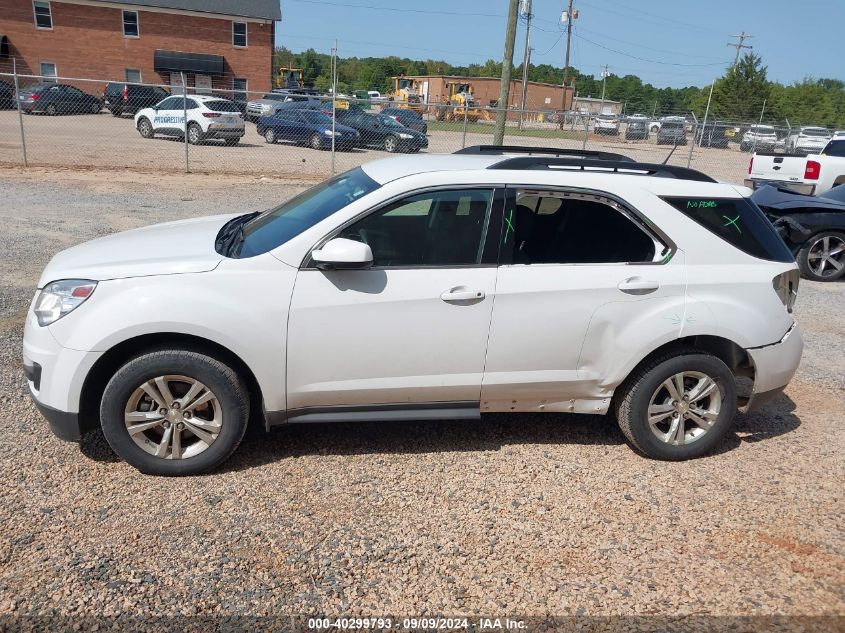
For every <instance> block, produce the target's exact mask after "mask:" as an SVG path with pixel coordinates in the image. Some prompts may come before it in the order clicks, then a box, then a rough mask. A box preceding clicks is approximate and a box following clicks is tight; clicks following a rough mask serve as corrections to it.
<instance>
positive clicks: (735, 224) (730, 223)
mask: <svg viewBox="0 0 845 633" xmlns="http://www.w3.org/2000/svg"><path fill="white" fill-rule="evenodd" d="M722 217H723V218H724V219H725V224H724V226H725V227H726V228H727V227H729V226H733V227H734V228H735V229H736V230H737V233H742V229H740V228H739V224H738V222H739V216H738V215H737V216H736V217H735V218H733V219H731V218H729V217H728V216H726V215H723V216H722Z"/></svg>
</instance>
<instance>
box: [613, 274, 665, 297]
mask: <svg viewBox="0 0 845 633" xmlns="http://www.w3.org/2000/svg"><path fill="white" fill-rule="evenodd" d="M617 288H619V290H621V291H622V292H624V293H626V294H629V295H647V294H648V293H650V292H654V291H655V290H657V289H658V288H660V284H659V283H658V282H656V281H649V280H648V279H643V278H642V277H629V278H628V279H626V280H624V281H621V282H619V285H618V286H617Z"/></svg>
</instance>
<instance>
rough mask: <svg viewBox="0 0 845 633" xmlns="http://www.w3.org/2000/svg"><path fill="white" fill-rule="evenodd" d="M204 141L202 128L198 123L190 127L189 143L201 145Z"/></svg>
mask: <svg viewBox="0 0 845 633" xmlns="http://www.w3.org/2000/svg"><path fill="white" fill-rule="evenodd" d="M200 141H202V128H201V127H200V126H199V125H197V124H196V123H191V124H189V125H188V142H189V143H190V144H191V145H199V144H200Z"/></svg>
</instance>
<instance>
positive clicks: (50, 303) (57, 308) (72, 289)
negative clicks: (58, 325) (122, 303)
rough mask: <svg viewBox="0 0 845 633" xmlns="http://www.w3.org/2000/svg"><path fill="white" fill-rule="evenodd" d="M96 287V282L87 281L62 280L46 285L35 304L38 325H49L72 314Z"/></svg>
mask: <svg viewBox="0 0 845 633" xmlns="http://www.w3.org/2000/svg"><path fill="white" fill-rule="evenodd" d="M96 287H97V282H96V281H90V280H88V279H62V280H61V281H54V282H52V283H49V284H47V285H46V286H44V289H43V290H42V291H41V294H39V295H38V300H37V301H36V302H35V316H36V317H37V318H38V325H41V326H45V325H50V324H51V323H55V322H56V321H58V320H59V319H61V318H62V317H63V316H64V315H66V314H67V313H68V312H72V311H73V310H75V309H76V308H78V307H79V306H80V305H82V303H83V302H84V301H85V300H86V299H87V298H88V297H90V296H91V294H92V293H93V292H94V289H95V288H96Z"/></svg>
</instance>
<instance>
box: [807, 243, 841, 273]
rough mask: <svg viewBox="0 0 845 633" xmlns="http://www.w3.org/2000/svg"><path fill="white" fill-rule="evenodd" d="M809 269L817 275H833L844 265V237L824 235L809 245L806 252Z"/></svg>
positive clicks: (839, 271)
mask: <svg viewBox="0 0 845 633" xmlns="http://www.w3.org/2000/svg"><path fill="white" fill-rule="evenodd" d="M807 263H808V265H809V267H810V270H812V271H813V273H814V274H816V275H818V276H819V277H833V276H834V275H838V274H839V273H841V272H842V269H843V267H845V239H842V238H839V237H836V236H835V235H825V236H824V237H822V238H821V239H818V240H816V241H815V242H813V244H812V245H811V246H810V249H809V251H808V253H807Z"/></svg>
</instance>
